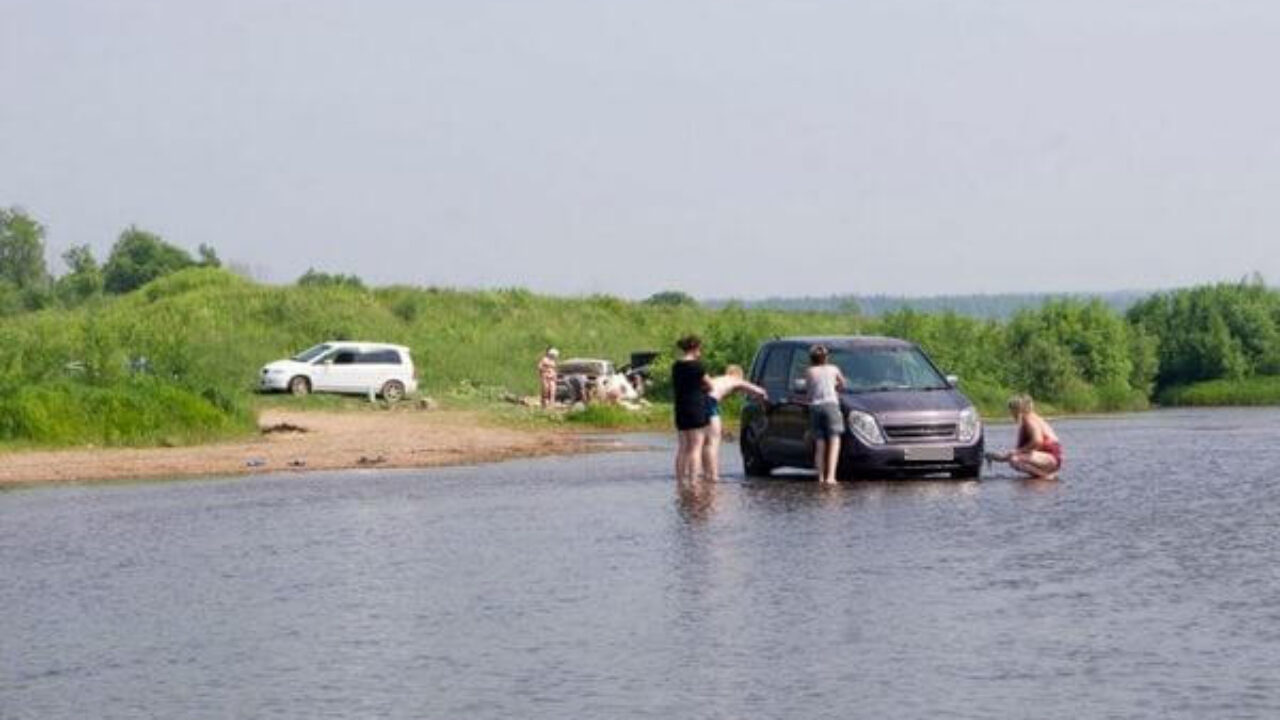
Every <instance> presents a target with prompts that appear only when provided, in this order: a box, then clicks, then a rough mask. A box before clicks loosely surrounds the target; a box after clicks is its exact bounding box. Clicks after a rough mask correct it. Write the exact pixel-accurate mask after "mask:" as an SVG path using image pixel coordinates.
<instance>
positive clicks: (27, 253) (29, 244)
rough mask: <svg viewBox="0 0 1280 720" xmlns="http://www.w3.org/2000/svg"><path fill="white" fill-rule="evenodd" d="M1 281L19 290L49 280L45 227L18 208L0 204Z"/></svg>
mask: <svg viewBox="0 0 1280 720" xmlns="http://www.w3.org/2000/svg"><path fill="white" fill-rule="evenodd" d="M0 282H4V283H7V284H9V285H10V286H12V287H14V288H16V289H17V290H19V291H24V290H29V289H31V288H36V287H40V286H42V285H46V284H47V283H48V282H49V270H48V268H47V267H45V262H44V227H43V226H42V225H40V223H38V222H36V221H35V219H33V218H32V217H31V216H30V215H27V214H26V213H25V212H23V211H22V210H21V209H20V208H9V209H5V208H0Z"/></svg>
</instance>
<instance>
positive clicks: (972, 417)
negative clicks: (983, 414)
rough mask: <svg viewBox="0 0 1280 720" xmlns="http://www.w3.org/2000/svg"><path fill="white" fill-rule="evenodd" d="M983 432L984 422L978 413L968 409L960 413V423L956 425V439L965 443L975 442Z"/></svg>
mask: <svg viewBox="0 0 1280 720" xmlns="http://www.w3.org/2000/svg"><path fill="white" fill-rule="evenodd" d="M981 431H982V420H981V419H980V418H979V417H978V411H977V410H975V409H974V408H972V407H967V408H965V409H964V410H961V411H960V421H959V423H957V424H956V439H957V440H959V441H960V442H963V443H968V442H973V441H974V440H976V439H977V437H978V433H979V432H981Z"/></svg>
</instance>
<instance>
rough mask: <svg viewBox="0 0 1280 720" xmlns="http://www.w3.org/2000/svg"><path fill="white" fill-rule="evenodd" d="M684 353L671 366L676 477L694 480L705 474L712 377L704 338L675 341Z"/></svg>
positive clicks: (681, 479) (685, 480) (689, 337)
mask: <svg viewBox="0 0 1280 720" xmlns="http://www.w3.org/2000/svg"><path fill="white" fill-rule="evenodd" d="M676 347H678V348H680V352H681V353H682V355H681V356H680V359H679V360H676V361H675V362H674V363H673V364H672V365H671V387H672V389H673V391H674V394H675V420H676V432H677V435H678V442H677V445H676V480H678V481H680V482H691V481H694V480H697V479H698V478H699V477H700V476H701V475H702V449H703V446H704V444H705V443H706V428H707V425H708V424H710V415H709V413H708V407H707V392H708V391H709V390H711V380H710V378H708V377H707V371H706V369H705V368H703V366H702V340H701V339H700V338H699V337H698V336H697V335H689V336H686V337H683V338H680V341H679V342H677V343H676Z"/></svg>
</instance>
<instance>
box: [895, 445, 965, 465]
mask: <svg viewBox="0 0 1280 720" xmlns="http://www.w3.org/2000/svg"><path fill="white" fill-rule="evenodd" d="M902 459H903V460H906V461H907V462H951V461H952V460H955V459H956V451H955V448H950V447H909V448H906V449H905V450H903V451H902Z"/></svg>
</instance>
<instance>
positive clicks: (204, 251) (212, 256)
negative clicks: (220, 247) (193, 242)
mask: <svg viewBox="0 0 1280 720" xmlns="http://www.w3.org/2000/svg"><path fill="white" fill-rule="evenodd" d="M196 254H197V255H198V256H199V257H200V262H199V263H197V264H198V265H199V266H200V267H208V268H217V267H222V260H221V259H219V258H218V252H217V251H216V250H214V249H213V246H211V245H207V244H205V243H200V247H198V248H196Z"/></svg>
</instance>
